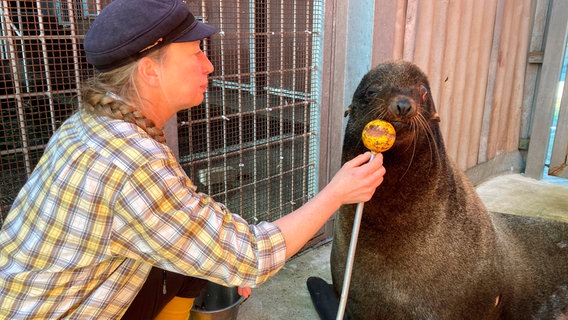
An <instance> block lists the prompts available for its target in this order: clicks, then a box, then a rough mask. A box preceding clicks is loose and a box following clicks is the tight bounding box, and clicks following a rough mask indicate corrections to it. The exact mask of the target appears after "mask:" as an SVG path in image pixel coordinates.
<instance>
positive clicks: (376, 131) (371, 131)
mask: <svg viewBox="0 0 568 320" xmlns="http://www.w3.org/2000/svg"><path fill="white" fill-rule="evenodd" d="M362 139H363V144H364V145H365V147H367V149H369V150H371V151H372V152H375V153H379V152H384V151H387V150H388V149H390V147H392V145H393V144H394V140H395V139H396V131H395V130H394V127H393V126H392V124H390V123H389V122H387V121H384V120H379V119H377V120H373V121H371V122H369V123H367V125H366V126H365V128H364V129H363V134H362Z"/></svg>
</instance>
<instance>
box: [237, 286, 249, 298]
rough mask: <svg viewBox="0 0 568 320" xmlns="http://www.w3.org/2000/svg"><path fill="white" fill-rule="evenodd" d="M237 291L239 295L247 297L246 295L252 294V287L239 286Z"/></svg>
mask: <svg viewBox="0 0 568 320" xmlns="http://www.w3.org/2000/svg"><path fill="white" fill-rule="evenodd" d="M238 292H239V295H240V296H241V297H244V298H245V299H248V297H250V295H251V294H252V289H251V288H250V287H239V288H238Z"/></svg>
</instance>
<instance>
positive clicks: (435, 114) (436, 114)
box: [430, 112, 440, 122]
mask: <svg viewBox="0 0 568 320" xmlns="http://www.w3.org/2000/svg"><path fill="white" fill-rule="evenodd" d="M430 120H432V121H436V122H440V115H439V114H438V112H435V113H434V114H432V115H431V116H430Z"/></svg>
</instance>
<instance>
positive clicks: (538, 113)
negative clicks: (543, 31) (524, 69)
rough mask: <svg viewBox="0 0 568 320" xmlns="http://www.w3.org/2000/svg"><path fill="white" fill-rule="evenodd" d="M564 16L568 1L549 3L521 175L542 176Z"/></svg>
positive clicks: (557, 76)
mask: <svg viewBox="0 0 568 320" xmlns="http://www.w3.org/2000/svg"><path fill="white" fill-rule="evenodd" d="M567 16H568V1H554V2H553V4H552V11H551V17H550V22H549V29H548V35H547V36H546V47H545V50H544V62H543V66H542V74H541V78H540V83H539V86H538V92H537V98H536V101H535V105H536V106H538V107H536V108H535V113H534V118H533V129H532V131H531V138H530V139H531V140H530V144H529V152H528V154H527V165H526V168H525V174H526V175H527V176H528V177H531V178H535V179H540V178H542V174H543V169H544V163H545V160H546V152H547V149H548V138H549V134H550V132H549V130H550V126H551V124H552V115H553V113H554V99H555V96H556V90H550V87H556V84H557V83H558V79H559V78H560V70H561V67H562V59H563V53H564V47H565V42H564V41H558V39H566V35H567V27H568V21H567V20H566V17H567Z"/></svg>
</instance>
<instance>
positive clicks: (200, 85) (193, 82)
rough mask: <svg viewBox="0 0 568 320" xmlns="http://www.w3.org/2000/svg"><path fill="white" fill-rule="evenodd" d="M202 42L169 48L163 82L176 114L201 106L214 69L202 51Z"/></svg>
mask: <svg viewBox="0 0 568 320" xmlns="http://www.w3.org/2000/svg"><path fill="white" fill-rule="evenodd" d="M199 45H200V41H193V42H174V43H171V44H170V45H168V48H167V49H166V52H165V55H164V57H163V60H162V62H161V66H160V69H161V72H160V82H161V87H162V91H163V93H164V97H165V99H166V102H167V103H168V104H170V106H172V107H173V108H174V109H175V110H177V111H179V110H184V109H188V108H191V107H194V106H197V105H199V104H200V103H201V102H202V101H203V94H204V92H205V90H207V84H208V75H209V74H210V73H212V72H213V70H214V67H213V65H212V64H211V61H209V59H208V58H207V56H206V55H205V54H204V53H203V51H201V48H200V46H199Z"/></svg>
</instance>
